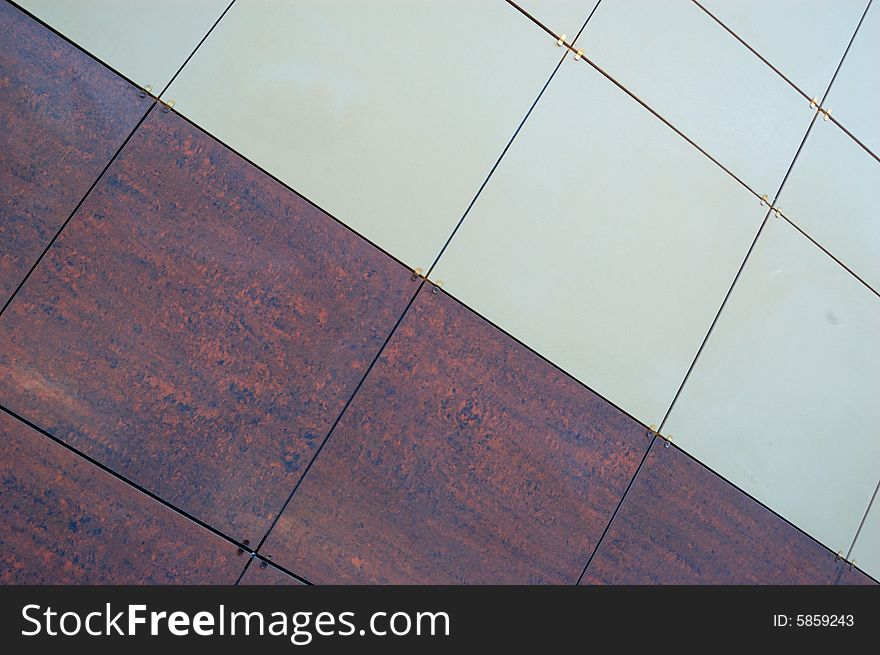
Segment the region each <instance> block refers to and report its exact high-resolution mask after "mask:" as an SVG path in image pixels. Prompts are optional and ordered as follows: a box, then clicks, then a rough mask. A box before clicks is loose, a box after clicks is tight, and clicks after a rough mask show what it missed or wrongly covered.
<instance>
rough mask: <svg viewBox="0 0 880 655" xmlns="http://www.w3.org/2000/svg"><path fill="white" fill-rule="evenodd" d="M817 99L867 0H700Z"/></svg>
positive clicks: (838, 61) (825, 85)
mask: <svg viewBox="0 0 880 655" xmlns="http://www.w3.org/2000/svg"><path fill="white" fill-rule="evenodd" d="M699 3H700V4H701V5H703V6H704V7H705V8H706V9H708V10H709V11H710V12H711V13H712V14H713V15H714V16H715V17H716V18H718V19H719V20H720V21H721V22H723V23H724V24H725V25H726V26H727V27H729V28H730V29H731V30H733V31H734V32H736V34H737V35H738V36H739V37H740V38H742V39H743V40H744V41H745V42H746V43H748V44H749V45H750V46H751V47H752V48H754V49H755V50H756V51H757V52H758V53H760V54H761V56H763V57H764V58H765V59H767V60H768V61H769V62H770V63H771V64H772V65H773V66H775V67H776V69H777V70H779V72H781V73H782V74H783V75H785V76H786V77H787V78H788V79H790V80H791V81H792V82H793V83H794V84H796V85H797V86H798V88H800V90H801V91H803V92H804V93H806V94H807V95H808V96H810V97H811V98H813V97H817V98H821V97H822V96H823V95H824V94H825V91H826V90H827V89H828V84H829V83H830V82H831V77H832V76H833V75H834V71H835V69H836V68H837V65H838V64H839V63H840V59H841V58H842V57H843V53H844V51H845V50H846V46H847V44H848V43H849V40H850V38H851V37H852V35H853V32H854V31H855V29H856V25H858V24H859V19H860V18H861V17H862V13H863V12H864V11H865V7H866V6H867V5H868V3H867V1H866V0H770V1H769V2H768V0H699Z"/></svg>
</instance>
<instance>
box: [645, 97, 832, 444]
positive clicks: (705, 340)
mask: <svg viewBox="0 0 880 655" xmlns="http://www.w3.org/2000/svg"><path fill="white" fill-rule="evenodd" d="M818 115H819V113H818V112H816V113H815V114H814V115H813V120H812V121H810V125H809V127H807V131H806V133H804V138H803V139H802V140H801V144H800V146H798V149H797V152H796V153H795V155H794V158H793V159H792V161H791V164H790V165H789V167H788V171H786V173H785V177H784V178H783V179H782V184H780V185H779V189H778V190H777V192H776V195H775V196H774V200H773V203H771V205H773V204H775V203H776V198H777V197H778V196H779V194H780V193H781V191H782V188H783V187H784V186H785V181H786V180H787V179H788V176H789V173H791V171H792V169H793V168H794V165H795V162H797V159H798V155H800V153H801V150H802V149H803V147H804V144H806V142H807V137H809V136H810V131H811V130H812V129H813V125H815V124H816V118H817V117H818ZM772 213H773V208H772V206H771V207H770V208H769V209H768V210H767V214H766V215H765V216H764V220H763V221H761V226H760V227H759V228H758V232H757V233H756V234H755V238H754V239H752V243H751V245H750V246H749V249H748V251H746V255H745V257H743V260H742V263H741V264H740V265H739V269H738V270H737V272H736V275H734V277H733V282H731V284H730V287H728V289H727V293H725V294H724V299H723V300H722V301H721V306H720V307H719V308H718V311H717V312H716V313H715V318H713V319H712V323H711V324H710V325H709V329H708V330H707V332H706V336H704V337H703V340H702V342H700V347H699V348H697V353H696V355H694V359H693V360H692V361H691V364H690V366H688V370H687V372H685V374H684V379H683V380H682V381H681V384H680V385H679V386H678V390H677V391H676V392H675V395H674V396H673V397H672V402H671V403H670V404H669V408H668V409H667V410H666V413H665V414H664V415H663V420H662V421H660V427H659V428H657V431H658V432H662V430H663V427H664V426H665V425H666V421H667V420H668V419H669V416H670V414H672V410H673V408H674V407H675V403H676V402H677V401H678V398H679V396H681V392H682V390H683V389H684V387H685V385H686V384H687V381H688V380H689V379H690V376H691V373H692V372H693V370H694V368H695V367H696V365H697V361H698V360H699V359H700V355H701V354H702V353H703V350H704V349H705V347H706V344H707V343H708V342H709V337H710V336H711V335H712V332H713V331H714V329H715V326H716V325H717V324H718V320H719V319H720V318H721V314H722V312H723V311H724V308H725V307H726V306H727V301H728V300H729V299H730V296H731V295H732V294H733V290H734V288H735V287H736V283H737V282H738V281H739V278H740V276H741V275H742V272H743V270H744V269H745V267H746V263H747V262H748V261H749V257H750V256H751V254H752V252H753V251H754V249H755V245H756V244H757V243H758V239H759V238H760V237H761V234H762V233H763V231H764V228H765V227H766V225H767V222H768V221H769V219H770V216H771V214H772Z"/></svg>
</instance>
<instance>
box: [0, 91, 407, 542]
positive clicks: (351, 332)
mask: <svg viewBox="0 0 880 655" xmlns="http://www.w3.org/2000/svg"><path fill="white" fill-rule="evenodd" d="M417 285H418V283H417V282H416V281H414V280H413V279H412V275H411V273H410V272H409V271H407V270H406V269H405V268H404V267H403V266H402V265H401V264H399V263H397V262H396V261H394V260H392V259H391V258H389V257H388V256H387V255H385V254H383V253H381V252H380V251H378V250H377V249H376V248H374V247H373V246H371V245H370V244H368V243H367V242H366V241H364V240H363V239H361V238H360V237H358V236H356V235H355V234H354V233H352V232H351V231H349V230H348V229H347V228H345V227H343V226H342V225H341V224H340V223H338V222H336V221H335V220H333V219H332V218H330V217H328V216H327V215H326V214H324V213H322V212H321V211H320V210H318V209H316V208H314V207H313V206H312V205H310V204H308V203H307V202H306V201H304V200H303V199H301V198H300V197H299V196H297V195H296V194H295V193H293V192H291V191H290V190H288V189H286V188H285V187H283V186H282V185H281V184H279V183H277V182H275V181H274V180H272V179H271V178H270V177H268V176H267V175H265V174H264V173H262V172H260V171H259V170H257V169H256V168H254V167H253V166H251V165H250V164H248V163H247V162H246V161H244V160H243V159H241V158H240V157H239V156H238V155H236V154H234V153H233V152H231V151H230V150H229V149H227V148H226V147H224V146H222V145H220V144H219V143H218V142H216V141H215V140H213V139H212V138H210V137H209V136H208V135H206V134H205V133H203V132H202V131H200V130H199V129H197V128H195V127H193V126H192V125H191V124H189V123H188V122H186V121H185V120H184V119H182V118H181V117H179V116H177V115H176V114H174V113H173V112H172V113H165V112H163V111H162V110H160V109H158V108H157V109H154V110H153V111H152V112H151V114H150V115H149V116H148V117H147V119H146V120H145V121H144V122H143V123H142V125H141V127H140V128H139V129H138V131H137V133H136V134H135V135H134V136H133V137H132V138H131V140H130V141H129V142H128V144H127V145H126V147H125V148H124V149H123V151H122V152H121V153H120V155H119V157H118V158H117V159H116V161H114V163H113V165H112V166H111V167H110V168H109V169H108V171H107V174H106V175H105V176H104V178H103V179H102V181H101V182H100V184H98V185H97V186H96V187H95V189H94V191H93V192H92V193H91V194H90V196H89V198H88V199H87V201H86V202H85V203H84V204H83V206H82V207H81V208H80V210H79V211H78V212H77V214H76V215H75V216H74V217H73V219H72V220H71V222H70V223H69V224H68V226H67V227H66V228H65V230H64V232H63V233H62V235H61V236H60V237H59V239H58V241H57V242H56V243H55V244H54V245H53V247H52V248H51V249H50V251H49V252H48V253H47V255H46V257H45V258H44V259H43V261H42V262H41V264H40V266H38V267H37V269H36V270H35V271H34V273H33V275H32V276H31V277H30V278H29V280H28V282H27V283H26V284H25V286H24V287H23V288H22V290H21V292H20V293H19V295H18V296H17V297H16V299H15V300H14V301H13V303H12V304H11V305H10V306H9V308H8V309H7V311H6V312H5V313H4V314H3V316H2V317H0V403H2V404H3V405H5V406H7V407H9V408H10V409H12V410H13V411H14V412H16V413H17V414H19V415H20V416H23V417H25V418H27V419H28V420H30V421H32V422H33V423H35V424H36V425H39V426H40V427H41V428H43V429H45V430H47V431H48V432H50V433H51V434H53V435H55V436H56V437H58V438H60V439H62V440H63V441H65V442H66V443H69V444H71V445H73V446H75V447H76V448H78V449H80V450H81V451H83V452H85V453H86V454H88V455H89V456H91V457H94V458H95V459H96V460H97V461H99V462H101V463H102V464H105V465H106V466H108V467H110V468H111V469H112V470H114V471H116V472H118V473H120V474H122V475H124V476H126V477H127V478H128V479H130V480H132V481H134V482H135V483H137V484H139V485H140V486H142V487H144V488H146V489H148V490H149V491H151V492H152V493H155V494H156V495H158V496H159V497H161V498H163V499H165V500H167V501H169V502H171V503H172V504H174V505H175V506H177V507H180V508H181V509H183V510H185V511H186V512H188V513H189V514H191V515H193V516H195V517H197V518H199V519H200V520H203V521H204V522H205V523H207V524H209V525H212V526H214V527H216V528H217V529H219V530H220V531H222V532H224V533H225V534H228V535H230V536H232V537H234V538H236V539H237V540H239V541H241V542H244V541H245V540H248V541H250V543H257V542H258V541H259V540H260V539H261V538H262V537H263V535H264V534H265V532H266V531H267V530H268V529H269V526H270V525H271V523H272V521H273V520H274V519H275V517H276V516H277V515H278V513H279V512H280V511H281V508H282V507H283V505H284V502H285V501H286V500H287V498H288V496H289V494H290V491H291V490H292V489H293V486H294V484H295V483H296V481H297V479H298V478H299V476H300V474H301V472H302V471H303V469H304V467H305V465H306V463H307V462H308V461H309V460H310V459H311V457H312V455H313V454H314V452H315V451H316V449H317V447H318V445H319V444H320V443H321V441H322V440H323V438H324V437H325V436H326V435H327V433H328V432H329V430H330V427H331V425H332V423H333V422H334V421H335V420H336V418H337V417H338V415H339V413H340V412H341V410H342V408H343V406H344V405H345V403H346V402H347V400H348V399H349V398H350V396H351V394H352V393H353V391H354V389H355V387H356V385H357V384H358V382H359V381H360V380H361V378H362V377H363V375H364V373H365V371H366V369H367V367H368V365H369V364H370V362H371V361H372V360H373V359H374V357H375V356H376V354H377V353H378V351H379V349H380V347H381V345H382V344H383V343H384V341H385V339H386V338H387V336H388V334H389V333H390V332H391V329H392V327H393V326H394V324H395V323H396V322H397V320H398V319H399V317H400V315H401V314H402V313H403V311H404V309H405V307H406V305H407V303H408V302H409V300H410V298H411V297H412V294H414V293H415V290H416V288H417Z"/></svg>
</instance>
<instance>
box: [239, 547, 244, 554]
mask: <svg viewBox="0 0 880 655" xmlns="http://www.w3.org/2000/svg"><path fill="white" fill-rule="evenodd" d="M238 555H244V548H242V547H241V546H239V547H238Z"/></svg>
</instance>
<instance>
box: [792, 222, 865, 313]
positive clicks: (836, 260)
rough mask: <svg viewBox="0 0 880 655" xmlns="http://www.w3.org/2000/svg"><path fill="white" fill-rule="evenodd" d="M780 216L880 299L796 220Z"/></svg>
mask: <svg viewBox="0 0 880 655" xmlns="http://www.w3.org/2000/svg"><path fill="white" fill-rule="evenodd" d="M780 216H781V217H782V219H783V220H784V221H785V222H786V223H788V224H789V225H791V226H792V227H793V228H794V229H795V230H797V231H798V232H800V233H801V235H803V236H804V238H806V239H807V240H808V241H810V243H812V244H813V245H814V246H816V247H817V248H818V249H819V250H821V251H822V252H824V253H825V254H826V255H828V256H829V257H830V258H831V259H833V260H834V261H835V263H837V265H838V266H840V267H841V268H842V269H843V270H845V271H846V272H847V273H849V274H850V275H852V276H853V277H854V278H855V279H856V280H858V281H859V282H861V283H862V284H863V285H864V286H865V288H866V289H868V291H870V292H871V293H873V294H874V295H875V296H878V297H880V291H878V290H877V289H875V288H874V287H872V286H871V285H870V284H868V283H867V282H866V281H865V280H864V279H862V278H861V277H860V276H859V275H858V274H857V273H856V272H855V271H854V270H852V269H851V268H850V267H849V266H847V265H846V264H844V263H843V262H842V261H841V260H840V259H838V258H837V257H835V256H834V255H833V254H831V252H830V251H829V250H828V249H827V248H826V247H825V246H823V245H822V244H821V243H819V242H818V241H816V240H815V239H814V238H813V237H811V236H810V235H809V234H808V233H807V232H806V231H805V230H804V229H802V228H801V227H800V226H799V225H798V224H797V223H795V222H794V220H792V219H790V218H789V217H788V216H786V215H785V214H784V213H783V212H780Z"/></svg>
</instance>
